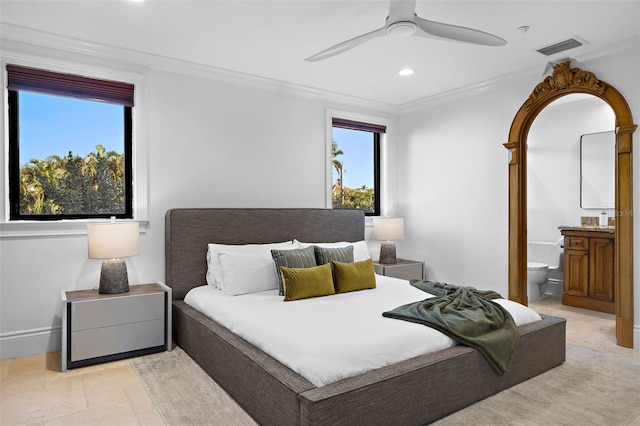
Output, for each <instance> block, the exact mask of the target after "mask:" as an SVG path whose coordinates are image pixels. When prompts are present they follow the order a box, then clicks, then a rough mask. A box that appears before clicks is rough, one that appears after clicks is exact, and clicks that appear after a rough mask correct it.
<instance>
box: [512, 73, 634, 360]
mask: <svg viewBox="0 0 640 426" xmlns="http://www.w3.org/2000/svg"><path fill="white" fill-rule="evenodd" d="M572 93H583V94H589V95H593V96H596V97H598V98H600V99H602V100H603V101H605V102H606V103H607V104H608V105H609V106H610V107H611V109H613V112H614V113H615V116H616V123H615V126H616V127H615V133H616V165H615V174H616V176H615V207H616V209H615V212H616V217H615V250H616V251H615V253H616V255H615V264H614V298H615V316H616V340H617V343H618V345H620V346H624V347H627V348H633V314H634V312H633V309H634V308H633V305H634V303H633V181H632V173H631V172H632V166H633V156H632V145H633V144H632V142H633V138H632V134H633V132H634V131H635V130H636V128H637V126H636V125H635V124H633V118H632V117H631V110H630V109H629V105H628V104H627V101H626V100H625V99H624V97H623V96H622V95H621V94H620V92H618V90H616V89H615V88H614V87H613V86H611V85H609V84H607V83H605V82H603V81H600V80H598V79H597V78H596V76H595V75H594V74H593V73H591V72H588V71H583V70H581V69H579V68H571V62H570V61H566V62H562V63H559V64H556V65H555V66H554V70H553V74H552V75H550V76H549V77H547V78H545V79H544V80H543V81H542V82H541V83H539V84H538V85H536V87H535V88H534V89H533V92H531V95H529V98H528V99H527V100H526V102H525V103H524V104H523V105H522V107H520V110H519V111H518V113H517V114H516V116H515V118H514V119H513V123H512V124H511V129H510V131H509V141H508V142H507V143H505V144H504V147H505V148H507V150H509V153H510V160H509V299H511V300H513V301H516V302H519V303H522V304H524V305H527V304H528V300H527V150H526V146H527V135H528V133H529V129H530V128H531V125H532V124H533V121H534V120H535V118H536V117H537V116H538V114H539V113H540V112H541V111H542V110H543V109H544V108H545V107H546V106H547V105H549V104H550V103H551V102H553V101H554V100H556V99H558V98H561V97H563V96H566V95H569V94H572Z"/></svg>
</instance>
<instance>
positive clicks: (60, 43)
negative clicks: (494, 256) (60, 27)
mask: <svg viewBox="0 0 640 426" xmlns="http://www.w3.org/2000/svg"><path fill="white" fill-rule="evenodd" d="M0 38H1V39H2V48H1V49H2V50H3V51H11V43H7V41H9V42H14V43H20V44H26V45H31V46H35V47H44V48H48V49H57V50H62V51H64V52H70V53H75V54H81V55H87V56H91V57H94V58H99V59H103V60H104V59H108V60H112V61H117V62H121V63H123V64H127V65H129V66H132V65H133V66H138V67H144V68H149V69H153V70H159V71H166V72H171V73H177V74H182V75H190V76H194V77H199V78H205V79H211V80H216V81H220V82H223V83H229V84H235V85H239V86H245V87H252V88H257V89H262V90H269V91H272V92H278V93H285V94H288V95H293V96H297V97H302V98H307V99H313V100H319V101H324V102H331V103H336V104H340V105H348V106H351V107H355V108H361V109H366V110H369V111H372V112H378V113H384V114H390V115H394V116H397V115H402V114H406V113H410V112H414V111H417V110H420V109H422V108H428V107H432V106H434V105H437V104H439V103H443V102H450V101H454V100H459V99H462V98H465V97H469V96H474V95H477V94H480V93H484V92H487V91H490V90H494V89H497V88H501V87H504V86H508V85H510V84H512V83H514V82H516V81H521V80H523V79H532V80H534V82H537V81H539V80H542V77H543V75H542V74H543V73H542V70H543V68H544V66H545V64H547V63H548V62H549V59H551V62H559V61H560V59H559V58H555V59H553V57H552V58H542V60H541V62H540V67H539V68H538V67H536V68H526V69H522V70H519V71H516V72H511V73H509V74H503V75H500V76H497V77H494V78H491V79H488V80H484V81H481V82H478V83H475V84H471V85H467V86H463V87H459V88H457V89H453V90H449V91H446V92H441V93H438V94H435V95H431V96H427V97H424V98H421V99H418V100H415V101H412V102H407V103H404V104H400V105H395V104H389V103H385V102H379V101H375V100H371V99H364V98H359V97H354V96H349V95H345V94H341V93H337V92H331V91H327V90H321V89H316V88H313V87H308V86H303V85H297V84H293V83H288V82H285V81H280V80H274V79H269V78H265V77H260V76H257V75H253V74H247V73H243V72H239V71H233V70H229V69H224V68H219V67H214V66H210V65H204V64H200V63H196V62H190V61H184V60H178V59H175V58H170V57H166V56H161V55H155V54H150V53H147V52H142V51H136V50H133V49H126V48H121V47H116V46H111V45H107V44H100V43H93V42H88V41H85V40H81V39H76V38H71V37H66V36H61V35H58V34H54V33H49V32H45V31H40V30H34V29H32V28H27V27H22V26H18V25H13V24H7V23H1V25H0ZM639 45H640V41H639V40H638V38H637V37H633V38H629V39H628V40H626V41H624V42H622V43H619V44H618V45H616V46H615V47H607V48H603V49H601V50H598V51H596V52H592V53H588V54H585V55H580V56H576V57H575V58H571V59H572V60H574V61H579V62H580V64H581V65H582V64H587V65H588V62H590V61H595V60H601V59H605V58H607V57H612V56H618V55H621V54H625V53H627V52H629V51H630V50H634V51H637V50H638V48H639ZM16 50H19V49H16ZM558 56H559V55H558ZM566 59H567V58H563V60H566ZM543 61H544V62H543ZM136 71H137V72H140V71H139V70H136Z"/></svg>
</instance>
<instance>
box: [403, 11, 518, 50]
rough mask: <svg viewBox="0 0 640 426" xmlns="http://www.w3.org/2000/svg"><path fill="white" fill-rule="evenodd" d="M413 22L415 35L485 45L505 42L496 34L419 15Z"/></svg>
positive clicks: (497, 44)
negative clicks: (435, 20) (416, 29)
mask: <svg viewBox="0 0 640 426" xmlns="http://www.w3.org/2000/svg"><path fill="white" fill-rule="evenodd" d="M414 22H415V23H416V25H417V26H418V31H416V33H415V35H417V36H420V37H439V38H445V39H449V40H456V41H461V42H464V43H473V44H482V45H485V46H504V45H505V44H507V42H506V40H504V39H502V38H500V37H498V36H495V35H493V34H489V33H485V32H484V31H480V30H474V29H472V28H467V27H459V26H457V25H449V24H443V23H440V22H434V21H429V20H427V19H423V18H420V17H419V16H416V17H415V18H414Z"/></svg>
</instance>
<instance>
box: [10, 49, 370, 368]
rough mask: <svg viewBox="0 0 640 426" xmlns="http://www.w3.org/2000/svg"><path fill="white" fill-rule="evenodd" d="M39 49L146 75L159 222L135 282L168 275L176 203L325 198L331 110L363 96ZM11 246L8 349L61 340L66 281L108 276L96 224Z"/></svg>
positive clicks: (54, 345) (135, 265) (135, 269)
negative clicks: (90, 244) (335, 98)
mask: <svg viewBox="0 0 640 426" xmlns="http://www.w3.org/2000/svg"><path fill="white" fill-rule="evenodd" d="M29 49H30V48H29ZM36 50H37V53H38V54H40V55H42V54H48V55H54V56H55V59H56V60H57V59H60V58H64V59H65V60H70V61H74V62H76V63H78V64H79V66H80V67H82V66H83V65H95V64H98V65H99V66H101V67H104V66H117V67H121V68H126V69H128V70H129V71H132V70H133V71H135V72H137V73H141V74H142V76H143V78H144V87H145V96H144V103H143V104H142V105H137V106H136V107H137V108H144V109H145V115H146V120H144V122H142V123H137V124H138V125H143V126H146V133H147V135H148V145H149V158H148V160H149V229H148V230H147V231H146V233H144V234H142V235H141V241H140V255H139V256H136V257H132V258H129V259H127V265H128V270H129V281H130V282H131V283H132V284H135V283H146V282H154V281H156V280H157V281H163V280H164V214H165V212H166V210H167V209H170V208H175V207H325V200H326V192H325V191H326V189H327V188H325V184H326V180H325V171H326V170H327V169H328V167H327V164H326V155H325V154H326V148H327V147H326V143H325V120H326V110H327V109H328V108H331V109H334V110H343V111H354V110H355V108H354V107H353V106H349V105H344V104H339V103H337V102H332V101H327V100H319V99H312V98H309V97H305V96H298V95H292V94H286V93H284V92H281V91H277V90H271V89H266V88H264V89H263V88H259V87H251V86H249V85H237V84H232V83H227V82H221V81H219V80H214V79H209V78H199V77H194V76H191V75H181V74H176V73H172V72H166V71H159V70H154V69H144V68H142V69H141V68H140V67H139V66H132V65H130V64H118V63H114V62H112V61H103V60H101V59H100V58H93V57H85V56H82V55H75V54H74V55H71V54H67V53H65V52H55V51H50V50H49V49H36ZM31 53H33V52H31V51H29V54H31ZM357 112H358V113H361V114H372V115H377V116H380V115H381V114H380V113H379V112H376V111H372V110H363V109H362V108H358V109H357ZM0 258H1V261H2V268H1V271H0V282H1V286H0V358H9V357H14V356H21V355H26V354H29V353H39V352H44V351H52V350H58V349H59V347H60V329H59V328H60V308H61V303H60V293H61V291H62V290H77V289H87V288H94V287H96V286H97V283H98V280H99V271H100V264H101V262H100V261H99V260H90V259H87V241H86V236H85V235H68V236H48V237H31V238H24V237H12V238H2V239H1V240H0Z"/></svg>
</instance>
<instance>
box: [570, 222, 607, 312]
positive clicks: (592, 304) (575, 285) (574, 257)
mask: <svg viewBox="0 0 640 426" xmlns="http://www.w3.org/2000/svg"><path fill="white" fill-rule="evenodd" d="M560 233H561V234H562V235H563V236H564V294H563V295H562V304H564V305H570V306H576V307H579V308H584V309H591V310H594V311H600V312H608V313H614V310H615V305H614V293H613V285H614V259H615V230H614V227H613V226H604V227H577V226H576V227H560Z"/></svg>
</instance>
